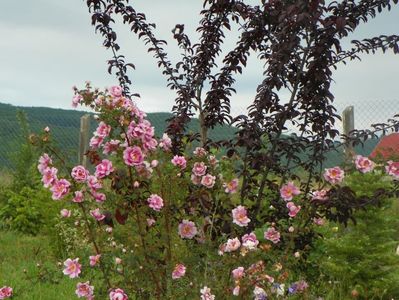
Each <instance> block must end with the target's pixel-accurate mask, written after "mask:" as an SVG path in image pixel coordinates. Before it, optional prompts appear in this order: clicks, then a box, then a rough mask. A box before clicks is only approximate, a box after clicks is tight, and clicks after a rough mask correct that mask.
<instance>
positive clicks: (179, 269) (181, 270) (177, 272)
mask: <svg viewBox="0 0 399 300" xmlns="http://www.w3.org/2000/svg"><path fill="white" fill-rule="evenodd" d="M185 274H186V267H185V266H184V265H183V264H177V265H176V266H175V268H174V270H173V272H172V278H173V279H179V278H181V277H183V276H184V275H185Z"/></svg>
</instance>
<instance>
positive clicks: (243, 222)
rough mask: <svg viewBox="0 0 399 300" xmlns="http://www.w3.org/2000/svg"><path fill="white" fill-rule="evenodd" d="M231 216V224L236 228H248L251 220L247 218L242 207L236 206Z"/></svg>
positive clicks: (245, 211) (245, 210)
mask: <svg viewBox="0 0 399 300" xmlns="http://www.w3.org/2000/svg"><path fill="white" fill-rule="evenodd" d="M231 212H232V214H233V223H235V224H237V225H238V226H241V227H245V226H248V223H249V222H251V219H250V218H248V216H247V209H246V208H245V207H244V206H241V205H239V206H237V207H236V208H234V209H233V210H232V211H231Z"/></svg>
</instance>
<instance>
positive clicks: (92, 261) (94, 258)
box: [89, 254, 101, 267]
mask: <svg viewBox="0 0 399 300" xmlns="http://www.w3.org/2000/svg"><path fill="white" fill-rule="evenodd" d="M100 258H101V254H97V255H91V256H89V260H90V266H91V267H94V266H95V265H97V264H98V263H99V262H100Z"/></svg>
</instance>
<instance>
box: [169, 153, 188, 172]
mask: <svg viewBox="0 0 399 300" xmlns="http://www.w3.org/2000/svg"><path fill="white" fill-rule="evenodd" d="M172 164H173V165H175V166H176V167H179V168H180V169H185V168H186V165H187V162H186V159H185V158H184V156H178V155H175V156H174V157H173V158H172Z"/></svg>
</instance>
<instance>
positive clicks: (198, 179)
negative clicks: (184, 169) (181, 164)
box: [191, 174, 201, 185]
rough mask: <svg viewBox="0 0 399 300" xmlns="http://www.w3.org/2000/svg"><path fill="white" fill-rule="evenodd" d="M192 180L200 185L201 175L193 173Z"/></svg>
mask: <svg viewBox="0 0 399 300" xmlns="http://www.w3.org/2000/svg"><path fill="white" fill-rule="evenodd" d="M191 182H192V183H193V184H195V185H200V184H201V177H198V176H195V175H194V174H191Z"/></svg>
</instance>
